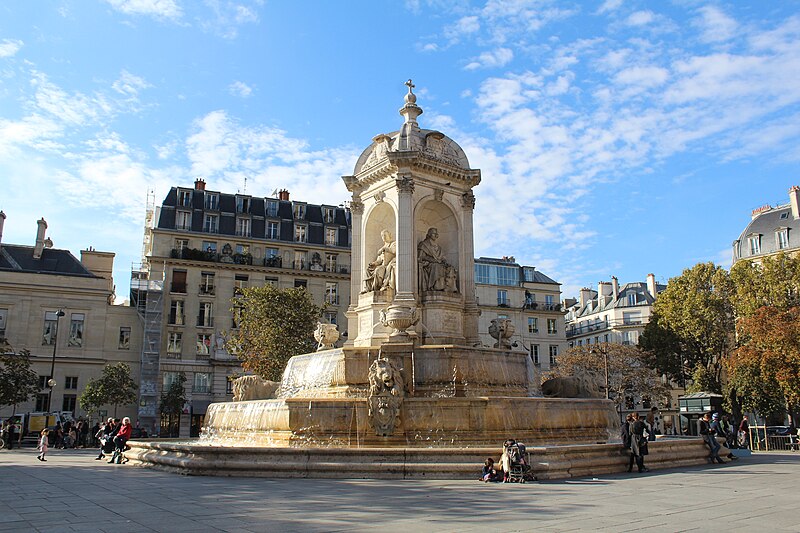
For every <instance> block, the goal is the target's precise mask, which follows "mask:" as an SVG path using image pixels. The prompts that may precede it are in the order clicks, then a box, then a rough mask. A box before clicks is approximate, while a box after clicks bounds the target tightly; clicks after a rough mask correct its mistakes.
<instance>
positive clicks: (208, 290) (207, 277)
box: [200, 272, 215, 294]
mask: <svg viewBox="0 0 800 533" xmlns="http://www.w3.org/2000/svg"><path fill="white" fill-rule="evenodd" d="M214 286H215V283H214V273H213V272H201V273H200V294H214Z"/></svg>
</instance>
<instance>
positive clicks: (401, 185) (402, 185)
mask: <svg viewBox="0 0 800 533" xmlns="http://www.w3.org/2000/svg"><path fill="white" fill-rule="evenodd" d="M394 183H395V185H396V186H397V190H399V191H400V192H401V193H409V194H410V193H413V192H414V180H413V179H411V178H409V177H408V176H403V177H400V178H397V179H396V180H394Z"/></svg>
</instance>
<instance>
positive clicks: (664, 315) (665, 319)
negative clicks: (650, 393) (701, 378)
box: [648, 263, 735, 390]
mask: <svg viewBox="0 0 800 533" xmlns="http://www.w3.org/2000/svg"><path fill="white" fill-rule="evenodd" d="M732 294H733V284H732V282H731V279H730V276H729V275H728V273H727V272H726V271H725V270H724V269H723V268H721V267H718V266H716V265H714V264H713V263H699V264H697V265H695V266H694V267H692V268H689V269H686V270H684V271H683V273H682V274H681V275H680V276H678V277H675V278H672V279H670V280H669V283H668V284H667V288H666V290H665V291H664V292H662V293H661V294H660V295H659V296H658V299H657V300H656V302H655V304H654V307H653V309H654V318H653V320H651V323H652V324H653V325H652V326H651V327H650V329H649V331H648V335H649V336H650V337H651V338H674V344H673V345H672V347H671V348H670V349H672V350H679V352H678V353H679V355H680V357H675V361H676V363H677V362H678V361H681V362H684V361H686V362H688V366H689V367H690V368H696V367H697V366H698V365H700V366H703V367H704V368H705V369H706V372H707V373H708V374H709V378H710V380H711V381H712V382H713V388H714V389H715V390H721V389H722V386H721V383H722V361H723V358H724V357H725V356H726V355H727V354H728V353H730V352H731V351H732V349H733V347H734V339H735V337H734V334H733V333H734V316H733V307H732V304H731V296H732ZM654 330H656V331H654ZM673 372H674V369H673Z"/></svg>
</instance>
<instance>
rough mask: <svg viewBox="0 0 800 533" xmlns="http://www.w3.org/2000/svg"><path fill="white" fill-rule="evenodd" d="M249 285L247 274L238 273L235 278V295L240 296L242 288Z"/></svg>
mask: <svg viewBox="0 0 800 533" xmlns="http://www.w3.org/2000/svg"><path fill="white" fill-rule="evenodd" d="M245 287H247V275H245V274H236V275H235V276H234V279H233V295H234V296H238V295H240V294H242V289H244V288H245Z"/></svg>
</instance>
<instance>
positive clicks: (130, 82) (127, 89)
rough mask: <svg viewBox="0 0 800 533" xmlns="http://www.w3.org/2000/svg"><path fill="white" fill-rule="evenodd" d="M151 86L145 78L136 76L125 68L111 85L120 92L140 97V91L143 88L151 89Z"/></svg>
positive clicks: (128, 95)
mask: <svg viewBox="0 0 800 533" xmlns="http://www.w3.org/2000/svg"><path fill="white" fill-rule="evenodd" d="M150 87H152V85H150V84H149V83H147V81H145V79H144V78H140V77H139V76H134V75H133V74H131V73H130V72H128V71H127V70H123V71H122V72H121V73H120V76H119V79H118V80H116V81H115V82H114V83H113V84H112V85H111V88H112V89H114V90H115V91H117V92H118V93H119V94H121V95H123V96H127V97H130V98H136V97H138V96H139V91H141V90H142V89H149V88H150Z"/></svg>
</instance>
